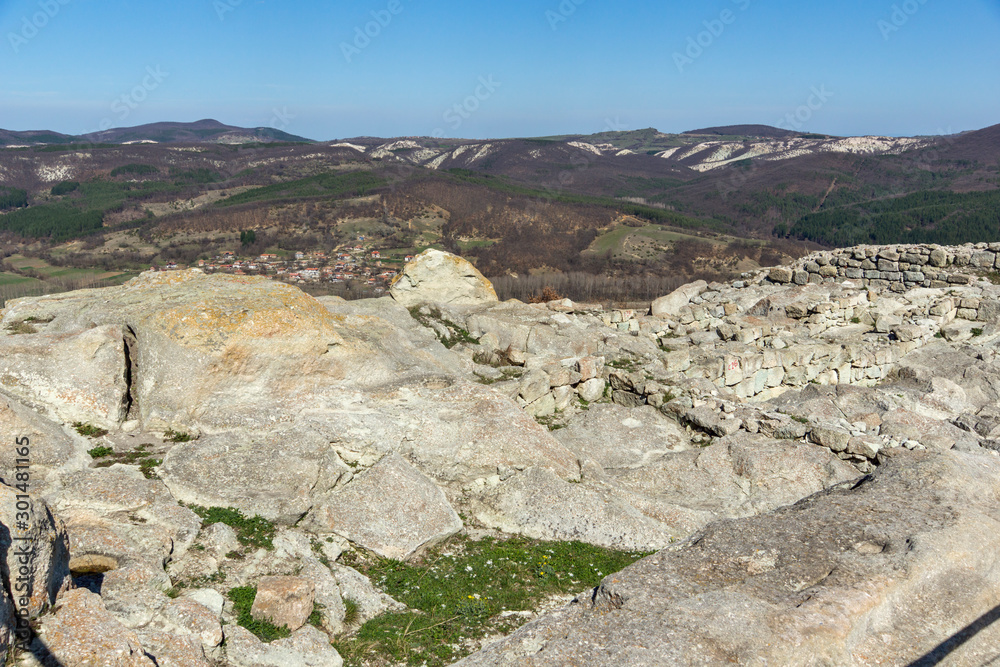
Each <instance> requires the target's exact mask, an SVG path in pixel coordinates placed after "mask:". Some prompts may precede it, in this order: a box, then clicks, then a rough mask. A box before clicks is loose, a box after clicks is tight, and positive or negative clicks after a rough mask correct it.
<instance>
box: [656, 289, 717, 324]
mask: <svg viewBox="0 0 1000 667" xmlns="http://www.w3.org/2000/svg"><path fill="white" fill-rule="evenodd" d="M707 289H708V283H706V282H705V281H704V280H699V281H697V282H694V283H691V284H689V285H684V286H683V287H679V288H678V289H676V290H674V291H673V292H671V293H670V294H668V295H667V296H663V297H660V298H659V299H657V300H656V301H654V302H653V306H652V314H653V317H677V315H678V313H679V311H680V309H681V308H683V307H684V306H686V305H688V304H689V303H691V299H693V298H694V297H696V296H698V295H700V294H703V293H704V292H705V290H707Z"/></svg>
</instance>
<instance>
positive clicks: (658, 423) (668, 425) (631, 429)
mask: <svg viewBox="0 0 1000 667" xmlns="http://www.w3.org/2000/svg"><path fill="white" fill-rule="evenodd" d="M555 436H556V439H557V440H559V442H561V443H562V444H563V445H565V446H566V448H567V449H569V450H570V451H572V452H573V453H574V454H576V455H577V457H579V459H580V460H581V461H593V462H595V463H597V464H598V465H600V466H601V467H602V468H604V469H617V468H638V467H641V466H643V465H645V464H646V463H649V462H650V461H653V460H656V459H658V458H660V457H662V456H663V455H664V454H667V453H670V452H678V451H683V450H685V449H688V448H690V447H691V444H690V442H689V440H688V438H687V436H686V434H685V433H684V431H683V430H682V429H681V428H680V427H679V426H678V425H677V422H675V421H673V420H670V419H667V418H666V417H664V416H663V415H662V414H661V413H660V412H659V411H658V410H656V409H654V408H651V407H649V406H645V407H641V408H638V409H628V408H623V407H621V406H618V405H593V406H591V407H590V409H589V410H587V412H586V413H585V414H583V415H581V416H580V417H578V418H576V419H574V420H573V421H572V422H571V423H570V425H569V426H568V427H567V428H565V429H561V430H559V431H556V432H555Z"/></svg>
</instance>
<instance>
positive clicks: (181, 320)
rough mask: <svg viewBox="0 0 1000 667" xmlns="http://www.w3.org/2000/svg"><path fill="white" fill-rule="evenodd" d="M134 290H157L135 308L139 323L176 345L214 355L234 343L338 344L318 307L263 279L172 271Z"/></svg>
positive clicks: (330, 323)
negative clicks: (151, 299)
mask: <svg viewBox="0 0 1000 667" xmlns="http://www.w3.org/2000/svg"><path fill="white" fill-rule="evenodd" d="M161 275H162V276H166V277H164V278H161V277H160V276H161ZM171 276H178V277H176V278H173V277H171ZM137 280H138V279H137ZM139 287H140V288H141V289H150V288H155V289H156V290H157V292H159V294H158V297H159V298H157V299H156V301H155V302H152V303H151V302H149V301H147V302H146V303H139V304H136V306H137V307H136V309H135V310H137V311H139V312H136V313H135V314H136V315H137V316H138V319H139V320H141V321H140V324H142V325H143V326H144V327H146V328H153V329H155V330H159V331H160V332H161V333H164V334H166V335H167V336H169V337H170V338H171V339H172V340H174V341H175V342H177V343H179V344H181V345H185V346H189V347H207V348H210V349H212V350H215V351H217V350H220V349H223V348H225V347H226V346H227V345H230V344H233V343H237V342H239V341H251V340H272V339H301V340H303V341H315V343H314V345H315V346H316V347H317V348H319V347H322V348H324V349H325V346H326V345H327V344H328V343H335V342H338V341H339V340H340V337H339V336H338V334H337V333H336V330H335V320H334V318H333V317H332V316H331V314H330V313H329V311H328V310H327V309H326V308H325V307H323V305H322V304H321V303H319V302H318V301H317V300H316V299H314V298H312V297H311V296H309V295H307V294H305V293H303V292H302V291H300V290H298V289H296V288H294V287H291V286H288V285H282V284H280V283H275V282H274V281H271V280H268V279H266V278H256V277H240V276H205V275H203V274H200V273H197V272H180V271H175V272H169V273H163V274H155V275H154V276H151V277H148V278H147V279H146V280H145V282H143V283H142V284H141V285H140V286H139ZM150 306H152V308H151V307H150Z"/></svg>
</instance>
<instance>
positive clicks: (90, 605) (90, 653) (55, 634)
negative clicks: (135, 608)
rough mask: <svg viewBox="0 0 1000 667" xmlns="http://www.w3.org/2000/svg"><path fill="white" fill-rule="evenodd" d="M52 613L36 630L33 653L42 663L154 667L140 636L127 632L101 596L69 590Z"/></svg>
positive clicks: (86, 666)
mask: <svg viewBox="0 0 1000 667" xmlns="http://www.w3.org/2000/svg"><path fill="white" fill-rule="evenodd" d="M55 611H56V613H55V615H54V616H51V617H49V618H47V619H46V620H45V621H44V622H43V623H42V625H41V628H40V629H39V631H38V639H36V640H35V644H36V646H35V647H34V648H33V653H34V654H35V655H41V656H45V658H44V662H43V664H45V665H79V666H80V667H97V666H98V665H101V666H102V667H104V666H106V667H155V665H156V664H157V663H156V662H155V661H154V660H153V659H152V658H150V657H149V656H148V655H146V652H145V649H143V647H142V645H141V644H140V642H139V636H138V635H137V634H136V633H135V632H134V631H129V630H128V629H126V628H125V627H123V626H122V625H121V623H119V622H118V620H117V619H116V618H115V617H114V616H113V615H112V614H111V613H109V612H108V610H107V609H105V607H104V603H103V602H102V601H101V598H100V597H99V596H97V595H95V594H93V593H91V592H90V591H88V590H86V589H82V588H81V589H77V590H73V591H69V592H68V593H66V594H65V595H63V597H62V598H61V599H60V601H59V605H58V607H57V608H56V610H55Z"/></svg>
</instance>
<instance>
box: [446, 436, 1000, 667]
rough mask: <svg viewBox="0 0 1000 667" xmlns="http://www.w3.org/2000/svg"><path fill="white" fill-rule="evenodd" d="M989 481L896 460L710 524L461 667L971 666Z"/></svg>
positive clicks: (994, 478) (981, 641) (952, 467)
mask: <svg viewBox="0 0 1000 667" xmlns="http://www.w3.org/2000/svg"><path fill="white" fill-rule="evenodd" d="M998 480H1000V461H998V460H996V459H995V458H992V457H983V456H977V455H966V454H958V453H954V452H943V453H931V452H919V453H905V452H903V453H900V454H898V455H896V456H893V457H892V458H891V459H890V462H889V464H887V465H886V466H885V467H883V468H882V469H881V470H879V471H878V472H877V473H875V476H874V480H873V481H869V480H865V481H864V482H862V483H860V484H851V485H845V486H842V487H838V488H836V489H831V490H829V491H826V492H823V493H820V494H817V495H815V496H812V497H811V498H809V499H807V500H804V501H802V502H800V503H798V504H796V505H794V506H791V507H786V508H783V509H780V510H777V511H775V512H773V513H771V514H768V515H766V516H760V517H754V518H750V519H743V520H739V521H727V522H719V523H715V524H713V525H712V526H710V527H709V528H708V529H706V530H705V531H704V532H703V533H702V534H700V535H698V536H697V537H696V538H695V539H693V540H690V541H688V542H687V543H685V544H683V545H682V546H681V547H680V548H674V549H668V550H664V551H662V552H660V553H658V554H656V555H655V556H651V557H650V558H647V559H645V560H642V561H640V562H638V563H636V564H635V565H632V566H631V567H629V568H626V569H625V570H624V571H622V572H620V573H617V574H615V575H612V576H609V577H607V578H606V579H605V580H604V582H603V583H602V584H601V586H600V587H599V588H598V589H597V591H596V594H594V595H591V594H590V593H587V594H586V596H581V597H580V598H578V600H577V603H576V604H573V605H569V606H567V607H564V608H562V609H560V610H558V611H556V612H553V613H550V614H548V615H546V616H543V617H542V618H541V619H539V620H537V621H535V622H533V623H531V624H529V625H527V626H525V627H523V628H521V629H520V630H518V631H517V632H515V633H514V634H513V635H511V636H510V637H508V638H505V639H503V640H501V641H499V642H497V643H496V644H493V645H491V646H490V647H488V648H487V649H485V650H484V651H482V652H481V653H479V654H476V655H473V656H471V657H469V658H468V659H466V660H464V661H462V662H460V663H458V664H460V665H462V666H463V667H475V666H480V665H482V666H485V665H506V664H518V665H525V666H526V667H541V666H542V665H545V666H546V667H550V666H555V667H558V666H562V665H578V664H590V665H609V666H610V665H616V666H618V665H624V666H629V665H652V664H656V665H691V664H716V663H717V664H724V663H729V662H735V663H739V664H755V663H759V664H763V663H764V662H767V663H768V664H781V665H805V664H821V663H822V664H831V665H852V664H865V663H867V664H876V663H881V664H922V663H920V659H921V658H922V657H923V656H930V655H931V654H932V651H934V649H935V647H939V646H941V645H942V643H943V642H945V641H946V640H948V639H949V638H952V644H951V646H952V648H953V650H954V653H953V654H952V655H951V656H950V658H951V659H952V660H954V661H955V664H972V665H979V664H983V663H984V662H988V661H989V660H991V659H992V658H993V656H994V655H995V654H996V648H995V647H996V643H997V641H998V640H1000V629H998V628H996V627H993V626H990V625H988V624H987V623H982V622H981V623H977V619H980V621H982V619H986V618H989V617H990V616H989V613H990V610H991V609H993V608H994V607H996V605H997V604H998V603H1000V592H998V591H997V590H996V589H995V588H993V587H991V586H986V585H984V582H985V581H989V580H992V578H993V577H995V576H997V575H998V568H1000V566H998V564H997V562H996V560H995V558H994V557H993V555H994V554H995V553H996V551H997V549H998V548H1000V537H998V535H1000V532H998V528H1000V506H998V504H997V501H996V498H998V497H1000V482H998ZM901 600H905V601H906V604H905V605H901V603H900V601H901ZM956 600H960V601H961V602H960V603H956ZM970 624H977V625H978V626H980V630H979V631H978V633H967V634H964V635H963V634H956V633H959V632H960V631H961V630H962V628H964V627H966V626H969V625H970ZM637 637H641V638H642V641H641V642H637V641H636V638H637ZM955 637H963V638H966V637H967V638H968V639H969V641H967V642H965V643H959V642H955V641H954V638H955ZM935 655H936V656H937V657H938V658H940V657H942V656H943V655H944V652H943V651H942V652H939V653H937V654H935ZM928 664H929V663H928Z"/></svg>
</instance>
